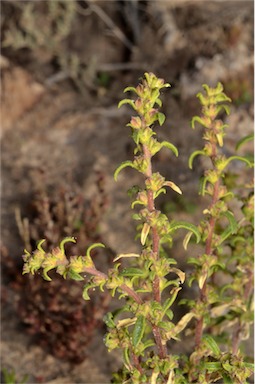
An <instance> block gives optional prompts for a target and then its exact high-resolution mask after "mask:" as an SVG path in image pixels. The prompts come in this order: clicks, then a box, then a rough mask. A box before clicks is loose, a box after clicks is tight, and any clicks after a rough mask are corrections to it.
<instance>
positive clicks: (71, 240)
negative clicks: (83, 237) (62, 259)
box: [59, 237, 76, 253]
mask: <svg viewBox="0 0 255 384" xmlns="http://www.w3.org/2000/svg"><path fill="white" fill-rule="evenodd" d="M69 242H71V243H76V240H75V238H74V237H66V238H64V239H63V240H62V241H61V243H60V245H59V248H60V250H61V252H62V253H65V248H64V245H65V243H69Z"/></svg>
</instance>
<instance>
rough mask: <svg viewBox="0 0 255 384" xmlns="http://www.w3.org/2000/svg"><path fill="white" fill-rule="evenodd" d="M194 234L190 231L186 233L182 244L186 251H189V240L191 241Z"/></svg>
mask: <svg viewBox="0 0 255 384" xmlns="http://www.w3.org/2000/svg"><path fill="white" fill-rule="evenodd" d="M192 235H193V233H192V232H190V231H189V232H188V233H187V234H186V236H185V237H184V240H183V243H182V244H183V248H184V249H185V251H187V247H188V244H189V241H190V239H191V236H192Z"/></svg>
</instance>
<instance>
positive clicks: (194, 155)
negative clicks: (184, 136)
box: [189, 151, 205, 169]
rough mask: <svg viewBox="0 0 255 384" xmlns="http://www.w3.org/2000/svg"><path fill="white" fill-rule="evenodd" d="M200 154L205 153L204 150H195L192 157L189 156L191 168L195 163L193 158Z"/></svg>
mask: <svg viewBox="0 0 255 384" xmlns="http://www.w3.org/2000/svg"><path fill="white" fill-rule="evenodd" d="M198 155H205V152H204V151H194V152H193V153H192V154H191V155H190V157H189V168H190V169H192V165H193V160H194V159H195V157H196V156H198Z"/></svg>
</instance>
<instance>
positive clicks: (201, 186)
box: [199, 177, 208, 196]
mask: <svg viewBox="0 0 255 384" xmlns="http://www.w3.org/2000/svg"><path fill="white" fill-rule="evenodd" d="M207 180H208V177H201V178H200V180H199V195H201V196H204V195H205V187H206V182H207Z"/></svg>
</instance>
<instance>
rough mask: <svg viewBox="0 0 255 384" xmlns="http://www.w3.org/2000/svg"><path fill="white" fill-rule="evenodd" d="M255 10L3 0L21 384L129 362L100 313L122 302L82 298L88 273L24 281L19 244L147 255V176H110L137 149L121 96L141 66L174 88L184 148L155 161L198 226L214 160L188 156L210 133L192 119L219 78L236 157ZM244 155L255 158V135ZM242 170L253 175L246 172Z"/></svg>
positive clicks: (11, 298) (174, 134) (13, 346)
mask: <svg viewBox="0 0 255 384" xmlns="http://www.w3.org/2000/svg"><path fill="white" fill-rule="evenodd" d="M253 7H254V4H253V2H252V1H246V0H242V1H234V0H233V1H231V0H227V1H221V0H218V1H206V0H204V1H199V0H167V1H158V0H157V1H156V0H151V1H145V0H144V1H143V0H141V1H138V0H129V1H121V0H116V1H92V0H91V1H74V0H68V1H58V0H54V1H40V0H39V1H23V0H19V1H12V0H2V1H1V60H0V66H1V84H2V92H1V112H2V119H1V140H2V151H1V160H2V184H3V185H2V196H1V197H2V207H1V208H2V210H1V214H2V220H1V222H2V227H1V252H2V258H1V263H2V280H1V293H2V295H1V304H2V322H1V326H2V340H1V351H2V354H1V355H2V356H1V359H2V362H1V363H2V367H3V368H5V370H7V371H4V372H5V374H6V372H9V374H13V375H16V381H17V382H19V383H21V382H22V379H24V380H26V381H25V382H27V383H51V384H53V383H55V384H57V383H63V384H64V383H99V382H100V383H106V382H109V381H110V373H111V371H112V370H114V369H116V368H118V366H119V364H120V360H119V356H118V354H113V355H109V354H108V352H107V351H106V349H105V348H104V346H103V342H102V338H103V335H104V333H105V328H104V324H103V322H102V320H101V318H102V316H103V315H104V313H105V312H106V311H107V310H109V309H111V308H112V305H114V304H112V303H110V299H109V297H108V296H107V295H97V294H95V295H94V296H93V300H92V301H91V302H86V303H84V301H83V300H82V298H81V291H82V287H83V284H82V283H80V282H74V283H73V282H68V281H65V282H63V281H62V280H61V279H59V278H58V277H57V276H54V279H53V281H52V282H51V283H48V282H45V281H42V279H41V278H40V277H38V276H35V277H34V278H33V277H32V278H31V277H29V276H27V275H26V276H22V275H21V273H22V257H21V256H22V254H23V252H24V251H23V250H24V248H26V249H27V250H28V251H32V250H33V249H34V248H35V246H36V243H37V241H38V240H39V239H41V238H45V239H46V243H45V244H46V247H51V246H56V245H57V244H58V243H59V242H60V240H61V239H62V238H63V237H65V236H76V237H77V244H75V245H73V246H72V247H70V248H69V249H68V252H69V254H70V255H71V254H84V252H85V249H86V248H87V247H88V246H89V245H90V244H91V243H93V242H103V243H105V244H106V246H107V248H106V251H104V253H99V252H98V253H95V254H94V257H95V260H96V263H98V265H99V266H100V268H102V269H104V268H107V267H108V266H109V265H110V264H111V261H112V259H113V258H114V256H115V255H116V254H117V253H122V252H125V253H128V252H136V251H138V250H139V244H138V243H137V242H134V236H135V223H134V222H133V221H132V219H131V213H132V211H131V209H130V197H129V196H128V194H127V192H126V191H127V190H128V189H130V188H131V187H132V186H133V185H139V183H141V181H142V179H141V177H140V176H139V175H136V174H135V172H134V171H132V170H125V171H124V172H123V173H121V174H120V177H119V182H117V183H116V182H114V180H113V176H112V175H113V172H114V170H115V169H116V168H117V166H118V165H119V163H120V162H122V161H124V160H127V159H132V156H133V143H132V141H131V139H130V131H129V128H127V127H126V124H127V123H128V122H129V119H130V116H131V113H132V111H131V110H130V109H129V107H122V108H121V109H118V108H117V105H118V102H119V101H120V100H121V99H122V98H123V89H124V88H125V87H126V86H131V85H133V86H136V85H137V84H138V82H139V79H140V78H141V77H142V76H143V73H144V72H154V73H155V74H156V75H157V76H158V77H162V78H164V79H165V81H166V82H169V83H170V84H171V88H170V89H167V90H166V91H165V92H164V94H163V107H162V111H163V112H164V113H165V114H166V122H165V124H164V126H163V127H162V128H161V129H159V138H160V139H163V140H168V141H171V142H172V143H173V144H174V145H175V146H177V148H178V149H179V153H180V154H179V158H178V159H176V158H174V157H173V156H172V155H169V153H168V151H166V152H162V153H160V154H159V155H158V156H156V157H155V162H154V165H155V169H157V170H158V171H159V172H161V173H162V174H163V175H164V176H165V177H166V178H167V179H170V180H173V181H174V182H175V183H176V184H177V185H179V186H180V187H181V189H182V191H183V196H182V198H181V199H179V198H178V197H176V195H175V193H174V192H172V193H171V192H169V194H168V196H167V199H166V200H164V199H162V200H160V201H159V204H160V208H161V209H163V210H164V211H165V212H166V213H168V212H170V214H171V215H172V217H174V216H175V215H177V216H178V217H179V218H180V217H182V218H183V219H185V218H189V221H193V222H194V223H197V222H198V221H199V218H200V217H201V212H202V207H203V204H205V202H204V201H203V200H202V199H201V198H200V197H198V180H199V177H200V176H201V175H202V173H203V169H204V164H203V162H202V161H199V160H197V161H196V163H195V167H194V168H195V169H194V171H190V170H189V169H188V165H187V162H188V158H189V156H190V154H191V153H192V152H193V151H194V150H195V149H200V148H201V146H202V145H203V142H202V139H201V130H199V129H197V130H195V131H193V130H191V128H190V120H191V118H192V116H194V115H195V114H199V111H200V106H199V103H198V100H197V98H196V94H197V93H198V92H199V91H201V89H202V84H204V83H207V84H208V85H210V86H216V85H217V82H219V81H220V82H222V83H223V85H224V88H225V93H226V94H227V95H228V96H229V97H230V98H231V99H232V106H231V114H230V116H228V117H227V118H226V123H227V124H229V128H228V131H227V136H226V138H225V143H226V146H225V149H224V150H225V151H226V154H227V155H231V154H233V153H234V150H235V145H236V143H237V141H238V140H240V139H241V138H242V137H244V136H246V135H248V134H250V133H251V132H252V131H253V116H254V109H253V95H254V93H253V73H254V59H253V52H254V50H253V33H254V10H253ZM244 151H245V152H246V153H247V152H248V153H250V154H251V153H252V152H253V148H252V144H249V145H248V146H245V148H244ZM235 172H238V173H239V174H241V175H243V176H244V177H245V176H246V174H245V172H246V171H244V168H242V167H240V168H237V169H235ZM179 248H180V247H179V239H178V238H177V239H176V245H175V248H174V252H175V257H177V258H178V255H179V263H180V267H182V266H183V267H184V268H185V265H184V264H185V261H184V258H185V256H183V251H182V250H181V249H179ZM194 252H195V250H194ZM51 276H52V275H51ZM185 348H186V347H185V346H184V350H183V352H185ZM187 348H188V347H187ZM13 370H14V371H13ZM4 372H2V373H4ZM25 375H27V376H26V377H25ZM5 380H6V379H5ZM1 382H4V378H3V377H2V380H1ZM5 382H6V381H5Z"/></svg>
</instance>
